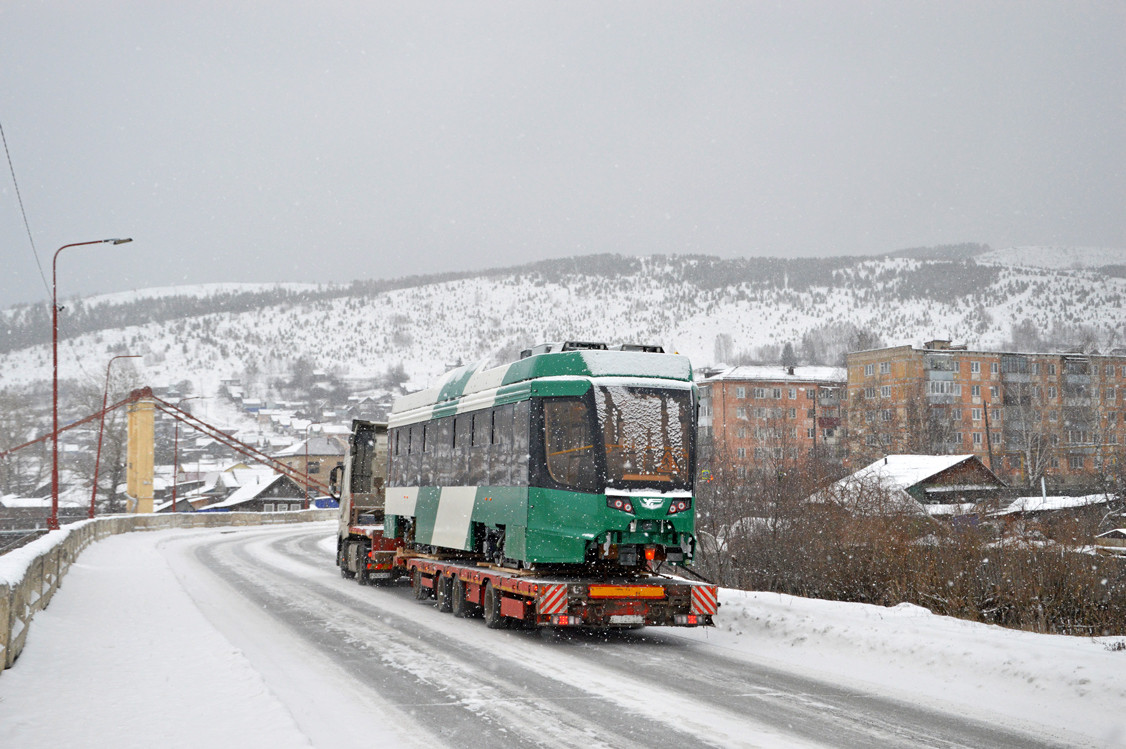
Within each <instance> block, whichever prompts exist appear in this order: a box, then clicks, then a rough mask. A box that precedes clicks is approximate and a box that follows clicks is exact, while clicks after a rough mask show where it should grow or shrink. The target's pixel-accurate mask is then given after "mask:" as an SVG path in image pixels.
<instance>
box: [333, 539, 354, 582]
mask: <svg viewBox="0 0 1126 749" xmlns="http://www.w3.org/2000/svg"><path fill="white" fill-rule="evenodd" d="M351 550H352V545H351V544H350V543H347V544H344V545H343V546H342V547H340V554H339V555H338V557H339V558H338V559H337V560H336V562H337V564H339V565H340V576H341V577H342V578H344V579H345V580H351V579H352V578H353V577H355V576H356V573H355V572H353V571H352V570H350V569H348V557H349V556H351V553H350V552H351Z"/></svg>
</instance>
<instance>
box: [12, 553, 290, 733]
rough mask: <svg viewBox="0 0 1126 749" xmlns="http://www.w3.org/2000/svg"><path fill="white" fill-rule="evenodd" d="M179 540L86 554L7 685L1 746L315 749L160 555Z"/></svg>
mask: <svg viewBox="0 0 1126 749" xmlns="http://www.w3.org/2000/svg"><path fill="white" fill-rule="evenodd" d="M177 532H179V533H182V532H183V531H163V532H159V533H129V534H124V535H121V536H115V537H112V538H110V539H107V540H105V541H101V542H99V543H96V544H94V545H93V546H91V547H90V548H89V549H87V550H86V551H85V552H84V553H83V554H82V556H81V557H80V558H79V560H78V561H77V562H76V563H75V564H74V566H73V567H72V568H71V571H70V573H69V574H68V575H67V576H66V577H65V578H64V579H63V586H62V588H61V589H60V590H59V592H58V593H57V594H56V596H55V598H54V599H53V600H52V601H51V604H50V606H49V607H48V608H47V609H46V610H45V611H41V612H39V614H37V615H36V617H35V620H34V621H33V623H32V625H31V631H30V632H29V633H28V641H27V647H26V648H25V649H24V652H23V654H22V655H21V656H20V659H19V660H18V661H17V662H16V664H15V667H13V668H12V669H9V670H8V671H5V672H4V673H3V674H2V675H0V746H4V747H26V748H27V749H31V748H33V747H58V746H83V747H94V746H102V747H113V748H114V749H128V748H129V747H138V748H140V747H144V748H145V749H148V748H149V747H157V746H159V747H163V748H171V747H185V748H189V747H190V748H192V749H194V748H195V747H204V746H210V747H231V746H238V747H240V748H241V749H251V747H263V749H282V748H283V747H307V746H311V744H310V742H309V740H308V739H307V738H306V737H305V736H304V735H303V734H302V733H301V732H300V731H299V730H298V728H297V724H296V722H295V721H294V719H293V716H292V715H291V714H290V712H289V709H288V708H287V707H286V706H285V705H284V704H283V703H282V702H281V701H280V700H279V699H278V698H277V697H276V696H274V695H273V694H272V693H271V692H270V691H269V690H268V689H267V688H266V685H265V683H264V682H263V680H262V678H261V676H259V674H258V673H257V672H256V671H255V670H254V669H253V668H251V666H250V665H249V662H248V661H247V659H246V658H245V657H244V656H243V655H242V654H241V653H240V652H239V651H237V650H235V649H234V648H233V647H232V646H231V644H230V643H229V642H228V641H227V640H226V639H225V638H224V637H223V636H222V635H220V634H219V633H218V632H217V631H216V630H215V628H214V627H212V626H211V625H210V624H209V623H208V621H207V619H205V618H204V616H203V614H201V613H200V611H199V609H198V608H196V606H195V604H194V603H193V602H192V600H191V598H189V597H188V595H187V594H186V593H185V591H184V589H183V588H182V587H180V584H179V583H178V581H177V580H176V577H175V576H174V575H173V573H172V570H171V569H170V568H169V566H168V564H167V562H165V560H164V558H163V557H162V556H161V555H160V552H159V551H158V550H157V548H156V544H157V543H158V542H159V541H160V540H161V539H162V538H167V537H168V535H169V534H170V533H177Z"/></svg>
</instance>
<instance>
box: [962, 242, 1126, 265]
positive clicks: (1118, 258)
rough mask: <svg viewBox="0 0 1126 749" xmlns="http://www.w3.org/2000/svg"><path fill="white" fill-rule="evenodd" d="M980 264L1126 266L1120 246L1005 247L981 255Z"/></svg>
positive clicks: (1124, 253)
mask: <svg viewBox="0 0 1126 749" xmlns="http://www.w3.org/2000/svg"><path fill="white" fill-rule="evenodd" d="M974 259H975V260H976V261H977V262H979V263H982V264H989V265H1026V266H1032V267H1036V268H1051V269H1054V270H1063V269H1066V268H1098V267H1100V266H1103V265H1122V264H1124V263H1126V249H1122V248H1120V247H1044V246H1026V247H1004V248H1001V249H997V250H991V251H989V252H986V253H983V254H981V255H978V256H977V257H976V258H974Z"/></svg>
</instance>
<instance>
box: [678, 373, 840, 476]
mask: <svg viewBox="0 0 1126 749" xmlns="http://www.w3.org/2000/svg"><path fill="white" fill-rule="evenodd" d="M845 380H846V377H845V370H844V369H841V368H839V367H789V368H783V367H780V366H742V367H735V368H733V369H729V370H726V371H723V372H720V373H717V374H714V375H712V376H709V377H707V378H706V379H704V380H702V381H701V382H699V383H698V385H699V387H700V422H699V423H700V443H701V448H702V452H703V453H704V454H705V455H706V456H707V457H709V458H711V459H712V462H713V463H714V464H716V465H722V466H723V467H725V468H731V469H733V471H734V474H735V477H737V478H742V477H745V476H746V474H747V471H750V470H754V469H763V468H766V469H778V468H784V467H785V466H788V465H791V464H793V463H796V462H797V461H799V460H804V459H807V458H809V457H815V458H818V459H823V460H840V459H841V458H842V457H843V447H844V423H845V418H846V414H845V413H844V409H845V407H846V405H847V404H846V403H845V400H844V395H845V392H846V389H845V385H846V382H845Z"/></svg>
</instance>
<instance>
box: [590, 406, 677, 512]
mask: <svg viewBox="0 0 1126 749" xmlns="http://www.w3.org/2000/svg"><path fill="white" fill-rule="evenodd" d="M594 402H595V406H596V408H597V411H598V422H599V425H600V426H601V427H602V439H603V442H604V443H605V452H606V484H607V485H608V486H612V487H619V488H629V487H641V486H645V487H651V488H659V489H661V490H663V491H667V490H671V489H690V488H691V476H692V473H691V457H692V444H691V442H692V394H691V392H690V391H688V390H663V389H654V388H638V387H596V388H595V389H594Z"/></svg>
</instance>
